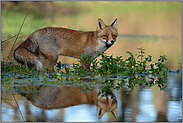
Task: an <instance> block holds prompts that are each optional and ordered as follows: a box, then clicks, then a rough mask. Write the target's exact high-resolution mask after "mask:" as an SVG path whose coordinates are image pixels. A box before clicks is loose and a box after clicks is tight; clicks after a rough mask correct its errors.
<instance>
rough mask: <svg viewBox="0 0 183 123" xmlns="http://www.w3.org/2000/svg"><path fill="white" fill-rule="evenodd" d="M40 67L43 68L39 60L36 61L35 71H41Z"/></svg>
mask: <svg viewBox="0 0 183 123" xmlns="http://www.w3.org/2000/svg"><path fill="white" fill-rule="evenodd" d="M42 67H43V64H42V62H41V60H36V69H37V70H40V69H42Z"/></svg>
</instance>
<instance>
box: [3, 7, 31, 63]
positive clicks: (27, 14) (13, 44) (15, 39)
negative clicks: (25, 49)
mask: <svg viewBox="0 0 183 123" xmlns="http://www.w3.org/2000/svg"><path fill="white" fill-rule="evenodd" d="M28 12H29V10H28V11H27V13H26V15H25V18H24V20H23V22H22V25H21V27H20V29H19V32H18V34H17V36H16V39H15V41H14V43H13V46H12V48H11V50H10V53H9V55H8V56H7V60H6V62H8V60H10V58H9V56H10V54H11V52H12V50H13V48H14V46H15V43H16V41H17V39H18V36H19V35H20V32H21V30H22V27H23V25H24V22H25V19H26V17H27V15H28Z"/></svg>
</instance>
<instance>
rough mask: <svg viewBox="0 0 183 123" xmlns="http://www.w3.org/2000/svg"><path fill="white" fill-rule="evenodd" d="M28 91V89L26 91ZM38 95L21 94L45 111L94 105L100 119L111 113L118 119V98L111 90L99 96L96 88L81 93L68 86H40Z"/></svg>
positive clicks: (98, 89)
mask: <svg viewBox="0 0 183 123" xmlns="http://www.w3.org/2000/svg"><path fill="white" fill-rule="evenodd" d="M25 90H26V89H25ZM38 90H39V92H38V93H36V92H35V93H34V92H33V93H28V95H29V96H27V93H20V94H21V95H23V96H25V97H26V98H27V99H28V100H29V101H30V102H31V103H32V104H33V105H35V106H36V107H39V108H43V109H58V108H66V107H69V106H75V105H80V104H94V105H96V106H97V116H98V118H99V119H101V118H102V116H103V115H104V114H105V113H106V112H111V113H112V114H113V115H114V117H115V118H117V98H116V96H115V95H114V94H113V92H112V91H111V90H110V91H109V92H105V95H104V96H102V95H100V96H97V94H98V92H99V91H100V90H101V88H100V87H96V88H95V89H94V90H93V91H88V90H87V91H86V92H81V91H80V90H79V89H78V88H75V87H67V86H60V87H55V86H49V87H44V86H40V88H39V89H38Z"/></svg>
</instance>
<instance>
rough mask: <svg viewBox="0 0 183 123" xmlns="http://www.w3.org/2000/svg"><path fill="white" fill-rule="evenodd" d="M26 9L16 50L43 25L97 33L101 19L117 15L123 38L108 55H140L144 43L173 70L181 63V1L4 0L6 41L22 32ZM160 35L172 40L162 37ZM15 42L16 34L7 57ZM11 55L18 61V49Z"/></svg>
mask: <svg viewBox="0 0 183 123" xmlns="http://www.w3.org/2000/svg"><path fill="white" fill-rule="evenodd" d="M27 11H29V13H28V15H27V18H26V21H25V23H24V25H23V28H22V30H21V32H22V33H21V34H20V36H19V38H18V41H17V42H16V44H15V47H14V49H15V48H16V47H17V46H18V45H20V43H21V42H23V41H25V39H26V38H27V37H28V36H29V35H30V34H31V33H32V32H34V31H35V30H37V29H40V28H43V27H48V26H54V27H66V28H70V29H75V30H82V31H94V30H96V27H97V20H98V18H101V19H103V21H104V22H105V23H106V24H107V25H108V24H111V23H112V22H113V21H114V19H115V18H118V33H119V36H118V39H117V42H116V43H115V44H114V46H112V47H111V48H110V49H108V50H107V51H106V53H107V54H108V55H111V54H114V57H115V56H121V55H122V56H123V58H124V59H125V58H127V57H128V54H126V51H130V52H132V53H137V52H138V51H137V48H139V47H143V48H145V49H146V54H147V55H148V54H151V55H152V56H153V57H154V59H155V60H157V59H158V58H159V56H160V55H167V57H168V63H167V65H168V67H169V68H180V67H182V2H181V1H173V2H172V1H75V2H72V1H67V2H66V1H51V2H49V1H48V2H33V1H26V2H20V1H19V2H8V1H7V2H6V1H1V41H4V40H6V39H8V38H9V37H12V36H14V35H16V34H17V33H18V31H19V29H20V26H21V24H22V22H23V19H24V17H25V15H26V13H27ZM125 35H127V36H126V37H125ZM134 36H139V37H134ZM142 36H153V37H154V38H153V39H152V38H150V37H147V38H144V37H142ZM161 36H163V37H173V38H170V39H168V38H165V39H161V38H159V37H161ZM14 40H15V38H12V39H10V40H9V41H7V42H5V43H3V44H2V46H1V50H3V58H4V59H6V56H7V55H8V54H9V52H10V49H11V47H12V45H13V43H14ZM1 58H2V56H1ZM10 58H11V61H14V58H13V53H11V55H10ZM58 60H59V61H62V63H71V64H72V63H74V62H77V61H78V60H77V59H74V58H70V57H64V56H62V57H59V59H58Z"/></svg>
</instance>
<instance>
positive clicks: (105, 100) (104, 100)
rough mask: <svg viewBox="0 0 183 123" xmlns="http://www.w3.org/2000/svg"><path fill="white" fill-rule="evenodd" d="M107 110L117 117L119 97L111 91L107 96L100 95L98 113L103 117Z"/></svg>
mask: <svg viewBox="0 0 183 123" xmlns="http://www.w3.org/2000/svg"><path fill="white" fill-rule="evenodd" d="M106 112H111V113H112V114H113V115H114V117H115V118H117V99H116V97H115V95H114V94H113V93H112V92H111V91H110V92H109V93H107V92H106V94H105V96H99V97H98V100H97V115H98V118H99V119H101V118H102V116H103V115H104V114H105V113H106Z"/></svg>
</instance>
